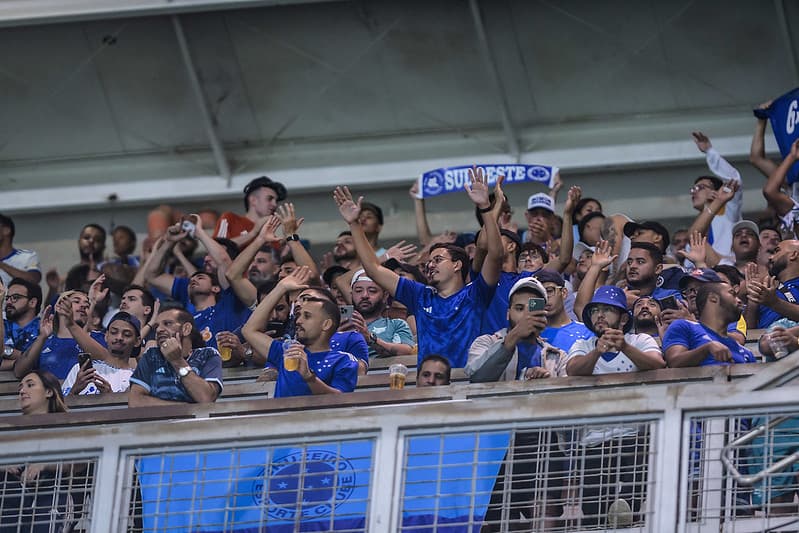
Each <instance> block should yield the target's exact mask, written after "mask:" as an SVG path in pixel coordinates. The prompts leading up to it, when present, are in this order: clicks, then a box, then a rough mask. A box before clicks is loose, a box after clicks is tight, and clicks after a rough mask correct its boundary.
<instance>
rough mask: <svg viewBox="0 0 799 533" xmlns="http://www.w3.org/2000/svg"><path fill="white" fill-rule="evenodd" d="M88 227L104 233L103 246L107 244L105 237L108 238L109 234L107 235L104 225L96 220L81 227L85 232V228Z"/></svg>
mask: <svg viewBox="0 0 799 533" xmlns="http://www.w3.org/2000/svg"><path fill="white" fill-rule="evenodd" d="M86 228H94V229H96V230H97V231H99V232H100V233H101V234H102V235H103V246H105V239H106V237H107V235H106V232H105V228H104V227H102V226H101V225H100V224H95V223H94V222H92V223H90V224H86V225H85V226H83V227H82V228H81V230H80V232H81V233H83V230H85V229H86Z"/></svg>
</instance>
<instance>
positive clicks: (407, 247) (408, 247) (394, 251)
mask: <svg viewBox="0 0 799 533" xmlns="http://www.w3.org/2000/svg"><path fill="white" fill-rule="evenodd" d="M416 248H417V246H416V245H415V244H405V241H400V242H398V243H397V244H395V245H394V246H392V247H391V248H389V249H388V250H386V255H385V258H386V261H388V260H389V259H396V260H397V261H400V262H404V261H405V260H406V259H409V258H411V257H413V256H414V255H416Z"/></svg>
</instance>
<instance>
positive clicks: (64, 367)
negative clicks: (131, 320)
mask: <svg viewBox="0 0 799 533" xmlns="http://www.w3.org/2000/svg"><path fill="white" fill-rule="evenodd" d="M91 336H92V338H93V339H94V340H96V341H97V342H99V343H100V344H101V345H103V346H105V335H103V332H102V331H92V332H91ZM82 351H83V350H81V348H80V346H78V341H76V340H75V339H73V338H72V337H69V338H66V339H62V338H60V337H56V336H55V335H50V336H49V337H48V338H47V340H46V341H44V345H43V346H42V351H41V353H39V368H40V369H42V370H47V371H48V372H52V373H53V375H54V376H55V377H57V378H58V379H60V380H64V379H65V378H66V377H67V375H68V374H69V371H70V370H72V367H73V366H75V365H76V364H78V354H79V353H80V352H82Z"/></svg>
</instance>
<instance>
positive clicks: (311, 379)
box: [242, 267, 359, 398]
mask: <svg viewBox="0 0 799 533" xmlns="http://www.w3.org/2000/svg"><path fill="white" fill-rule="evenodd" d="M310 277H311V275H310V270H309V269H308V267H300V268H299V269H297V270H296V271H295V272H293V273H292V274H290V275H288V276H286V277H285V278H283V279H281V280H280V281H279V282H278V283H277V285H276V286H275V288H274V289H272V291H271V292H270V293H269V294H267V295H266V296H265V297H264V299H263V300H262V301H261V303H260V304H258V307H257V308H256V309H255V311H254V312H253V314H252V316H251V317H250V320H248V321H247V323H246V324H245V325H244V327H243V328H242V333H243V334H244V337H245V338H246V339H247V341H249V343H250V345H251V346H252V347H253V349H255V350H257V351H259V352H261V353H266V360H267V363H268V364H270V365H272V366H274V367H275V368H277V370H278V375H277V383H276V385H275V398H284V397H288V396H306V395H309V394H337V393H341V392H352V391H353V390H355V386H356V385H357V383H358V368H359V365H358V360H357V359H356V358H355V356H353V355H352V354H351V353H348V352H345V351H339V350H338V349H336V348H334V347H333V343H332V342H331V339H332V337H333V335H334V334H335V333H336V330H337V329H338V326H339V323H340V321H341V314H340V313H339V309H338V305H337V304H336V303H334V302H333V300H332V298H330V297H320V296H316V295H314V293H313V292H311V293H308V290H309V289H308V285H307V283H308V281H309V280H310ZM299 291H302V292H300V296H299V298H298V302H299V301H300V300H301V304H300V305H299V306H297V305H295V320H294V331H293V333H294V338H293V339H287V340H285V341H281V339H274V338H273V337H272V336H271V335H269V333H267V332H265V331H263V327H262V326H261V324H262V323H263V321H264V318H265V317H266V316H269V314H271V312H272V309H273V308H274V307H275V305H277V304H278V302H280V301H281V299H282V298H284V297H285V295H286V294H287V293H293V292H299Z"/></svg>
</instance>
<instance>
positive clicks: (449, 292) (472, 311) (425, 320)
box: [333, 168, 504, 368]
mask: <svg viewBox="0 0 799 533" xmlns="http://www.w3.org/2000/svg"><path fill="white" fill-rule="evenodd" d="M469 177H470V180H469V183H467V184H466V185H465V189H466V192H467V194H468V195H469V198H470V199H471V201H472V202H473V203H474V204H475V205H477V206H478V207H479V208H480V214H481V215H482V217H483V222H484V223H485V226H484V227H483V231H484V232H486V245H487V247H488V255H487V257H486V259H485V261H484V262H483V267H482V269H481V270H480V273H479V274H478V275H477V276H475V278H474V280H473V281H472V282H470V283H469V284H466V278H467V275H468V273H469V260H468V255H466V252H465V251H464V250H463V248H459V247H457V246H454V245H452V244H444V243H439V244H436V245H434V246H433V247H432V248H431V249H430V256H429V260H428V261H427V274H428V279H429V283H430V285H429V286H426V285H423V284H421V283H417V282H414V281H410V280H408V279H405V278H403V277H400V276H399V275H397V274H396V273H394V272H393V271H391V270H389V269H387V268H385V267H384V266H382V265H381V264H380V262H379V261H378V260H377V257H376V256H375V254H374V250H373V249H372V247H371V246H369V242H368V241H367V240H366V236H365V234H364V233H363V228H361V225H360V223H359V222H358V216H359V214H360V211H361V206H360V203H361V200H362V198H360V199H358V201H357V202H355V201H353V198H352V195H351V193H350V191H349V189H348V188H346V187H338V188H336V190H335V191H334V193H333V197H334V200H335V202H336V204H337V205H338V207H339V211H340V212H341V216H342V218H344V220H345V221H346V222H347V223H348V224H349V226H350V230H351V232H352V237H353V240H354V242H355V248H356V250H357V253H358V256H359V257H360V258H361V262H362V265H363V268H364V270H365V271H366V274H367V275H368V276H369V277H370V278H371V279H373V280H374V281H375V282H376V283H377V284H378V285H380V286H381V287H383V288H384V289H386V290H387V291H388V292H389V294H391V296H392V297H394V298H396V299H397V300H398V301H399V302H400V303H402V304H403V305H405V306H406V307H407V308H408V312H409V313H410V314H413V315H414V316H415V317H416V326H417V331H418V333H419V338H418V343H419V344H418V345H419V350H418V356H419V361H421V360H422V359H423V358H424V356H426V355H429V354H431V353H438V354H442V355H444V356H446V357H448V358H449V360H450V363H451V365H452V367H453V368H462V367H463V366H465V364H466V360H467V356H468V346H469V343H470V342H471V341H472V340H473V339H474V338H476V337H477V335H478V334H479V333H480V326H481V321H482V318H483V314H484V313H485V312H486V308H487V307H488V304H489V302H490V301H491V298H493V296H494V291H495V289H496V286H497V281H498V280H499V272H500V268H501V264H502V255H503V254H502V246H501V242H502V241H501V238H500V234H499V226H498V225H497V218H498V214H499V210H500V209H501V208H502V201H501V200H502V198H504V197H503V196H502V189H501V180H497V186H496V188H495V193H496V195H497V200H496V201H495V202H494V206H493V207H492V206H491V204H490V203H489V200H488V185H487V180H486V178H485V176H484V173H483V170H482V169H481V168H475V169H473V170H471V171H470V173H469Z"/></svg>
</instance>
